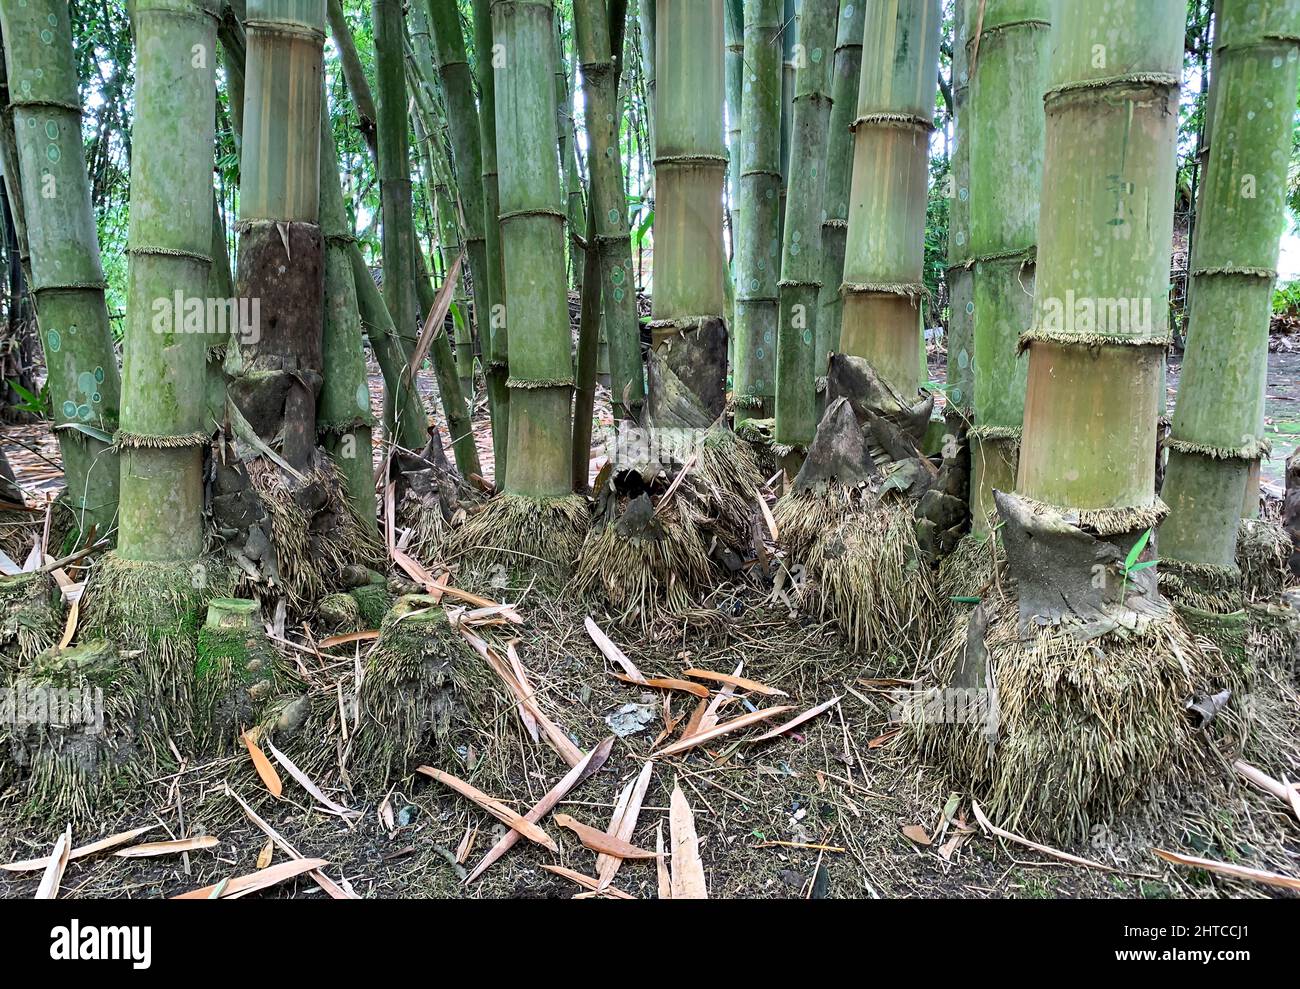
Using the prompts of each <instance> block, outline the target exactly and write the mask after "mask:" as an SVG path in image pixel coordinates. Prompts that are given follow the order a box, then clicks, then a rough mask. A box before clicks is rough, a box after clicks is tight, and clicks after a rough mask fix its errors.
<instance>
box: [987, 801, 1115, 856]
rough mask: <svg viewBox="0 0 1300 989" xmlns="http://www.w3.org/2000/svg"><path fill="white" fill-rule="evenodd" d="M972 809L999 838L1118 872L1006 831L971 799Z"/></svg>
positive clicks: (989, 830) (1047, 853) (1045, 853)
mask: <svg viewBox="0 0 1300 989" xmlns="http://www.w3.org/2000/svg"><path fill="white" fill-rule="evenodd" d="M970 806H971V810H972V811H974V813H975V820H977V821H978V822H979V825H980V827H982V828H983V829H984V830H985V831H988V832H991V833H992V834H995V835H997V836H998V837H999V838H1005V839H1006V840H1007V841H1014V842H1015V843H1016V844H1017V845H1024V846H1025V847H1026V848H1032V849H1033V850H1034V851H1036V852H1042V853H1043V854H1044V855H1050V856H1051V857H1052V858H1055V859H1060V860H1061V861H1062V862H1073V863H1074V864H1075V865H1083V866H1087V867H1088V868H1090V869H1101V870H1102V871H1103V872H1118V871H1119V870H1118V869H1113V868H1111V867H1110V866H1108V865H1102V864H1101V863H1100V862H1094V861H1093V860H1092V859H1085V858H1080V857H1079V856H1077V855H1071V854H1070V853H1069V852H1062V851H1059V850H1058V849H1055V848H1052V847H1051V846H1050V845H1040V844H1038V842H1036V841H1030V840H1029V839H1028V838H1022V837H1020V835H1018V834H1013V833H1012V832H1010V831H1004V830H1003V829H1002V828H1000V827H998V826H997V825H996V824H993V823H991V822H990V821H989V819H988V818H987V817H985V816H984V811H982V810H980V805H979V804H977V803H976V802H975V801H974V800H972V801H971V804H970Z"/></svg>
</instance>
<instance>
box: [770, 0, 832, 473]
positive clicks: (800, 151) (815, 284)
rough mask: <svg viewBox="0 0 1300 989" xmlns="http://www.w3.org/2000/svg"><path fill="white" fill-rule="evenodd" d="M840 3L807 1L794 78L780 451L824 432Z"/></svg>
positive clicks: (779, 376) (779, 364)
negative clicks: (826, 252) (822, 375)
mask: <svg viewBox="0 0 1300 989" xmlns="http://www.w3.org/2000/svg"><path fill="white" fill-rule="evenodd" d="M838 12H839V0H803V9H802V11H801V12H800V15H799V17H800V24H799V36H800V38H801V45H802V46H803V47H802V52H803V55H802V61H801V63H800V65H799V69H798V74H797V76H796V79H795V87H794V89H795V91H794V106H793V121H792V136H791V154H792V155H794V156H796V157H797V159H798V160H799V162H801V165H800V167H798V168H796V169H794V171H793V174H791V176H790V182H789V189H790V198H789V208H788V209H787V210H786V218H785V235H784V238H783V249H782V256H781V286H780V291H781V315H780V323H779V330H778V340H777V348H778V357H777V367H776V429H775V432H774V434H773V435H774V437H775V439H776V442H777V444H778V445H780V446H788V447H794V448H798V449H801V450H802V449H806V448H807V445H808V444H809V443H811V442H812V438H813V434H814V433H815V432H816V430H817V381H816V377H817V322H818V320H819V319H820V313H819V312H818V306H817V302H818V297H819V296H820V294H821V288H822V272H823V270H824V267H825V265H824V257H823V255H822V218H823V216H824V213H825V210H824V208H823V204H824V202H825V193H826V167H825V164H824V163H825V161H826V155H827V150H828V148H827V146H828V144H829V139H830V114H831V92H830V89H831V75H832V56H831V53H832V49H833V47H834V45H835V34H836V14H837V13H838Z"/></svg>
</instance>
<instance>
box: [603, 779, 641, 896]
mask: <svg viewBox="0 0 1300 989" xmlns="http://www.w3.org/2000/svg"><path fill="white" fill-rule="evenodd" d="M653 768H654V764H653V763H651V762H649V761H647V762H646V764H645V765H644V766H642V767H641V773H640V775H639V776H637V778H636V782H634V783H633V784H631V785H630V786H629V788H628V790H627V799H626V801H622V800H620V803H622V807H623V809H622V813H618V812H617V810H616V811H615V813H616V815H617V822H615V820H613V819H611V820H610V828H609V832H608V833H609V834H611V835H613V836H614V837H615V838H618V839H619V840H620V841H630V840H631V838H632V835H633V834H634V833H635V832H636V824H637V821H638V820H639V819H640V817H641V805H642V804H643V803H645V794H646V790H647V789H648V788H649V786H650V773H651V771H652V770H653ZM622 864H623V860H622V859H621V858H619V857H617V856H615V855H598V856H597V857H596V876H597V877H598V878H599V879H600V888H601V889H604V888H605V887H606V886H608V885H609V884H610V883H611V882H613V880H614V876H615V875H617V873H618V869H619V866H621V865H622Z"/></svg>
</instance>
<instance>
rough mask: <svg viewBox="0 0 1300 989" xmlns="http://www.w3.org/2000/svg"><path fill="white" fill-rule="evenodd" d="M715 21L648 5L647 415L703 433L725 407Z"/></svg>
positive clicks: (717, 15) (710, 11)
mask: <svg viewBox="0 0 1300 989" xmlns="http://www.w3.org/2000/svg"><path fill="white" fill-rule="evenodd" d="M722 20H723V18H722V0H658V3H657V5H656V21H655V31H656V32H657V34H656V37H655V67H656V68H655V71H656V74H657V77H658V85H659V92H658V94H657V96H656V97H655V141H656V145H655V183H656V185H657V187H658V188H657V202H656V205H657V210H656V213H655V291H654V305H653V311H652V320H651V330H652V334H653V348H652V351H651V357H650V373H649V381H650V389H649V391H650V394H649V412H650V419H651V421H652V422H654V423H655V424H656V425H659V426H685V427H690V428H708V427H709V426H711V425H712V424H713V423H714V422H715V421H716V420H717V419H718V418H719V417H720V416H721V415H722V414H723V411H724V409H725V404H726V395H725V389H726V376H727V366H726V356H727V342H726V329H725V325H724V318H723V313H724V312H725V311H726V302H725V297H724V293H723V272H724V270H725V268H726V252H725V251H724V250H723V244H722V190H723V185H724V183H725V182H726V172H727V149H726V145H725V144H724V143H723V138H724V134H723V122H722V109H723V106H724V102H725V85H724V78H723V76H724V71H723V64H722V59H720V58H719V57H718V52H720V51H721V50H722V36H723V31H722ZM737 353H739V348H737Z"/></svg>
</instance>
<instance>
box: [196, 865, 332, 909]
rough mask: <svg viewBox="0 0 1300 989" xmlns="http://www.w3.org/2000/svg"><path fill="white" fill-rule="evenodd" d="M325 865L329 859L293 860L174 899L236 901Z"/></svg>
mask: <svg viewBox="0 0 1300 989" xmlns="http://www.w3.org/2000/svg"><path fill="white" fill-rule="evenodd" d="M323 865H329V861H328V860H327V859H292V860H290V861H288V862H281V863H279V864H278V865H273V866H270V867H269V868H266V869H258V870H257V871H256V872H250V873H249V874H248V875H246V876H236V877H234V878H233V879H223V880H222V881H221V882H220V883H213V884H212V885H211V886H203V887H202V888H200V889H192V890H190V891H189V892H188V893H181V894H179V895H177V896H173V897H172V899H173V900H208V899H222V900H235V899H239V898H240V897H242V896H247V895H248V894H249V893H256V892H257V891H258V890H262V889H266V888H267V887H268V886H275V885H277V884H279V883H282V882H284V881H285V880H286V879H293V878H294V877H296V876H301V875H302V874H303V873H304V872H311V871H313V870H315V869H319V868H320V867H321V866H323ZM223 887H224V888H223ZM218 891H219V892H218ZM214 893H218V895H217V896H216V897H213V895H212V894H214Z"/></svg>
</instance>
